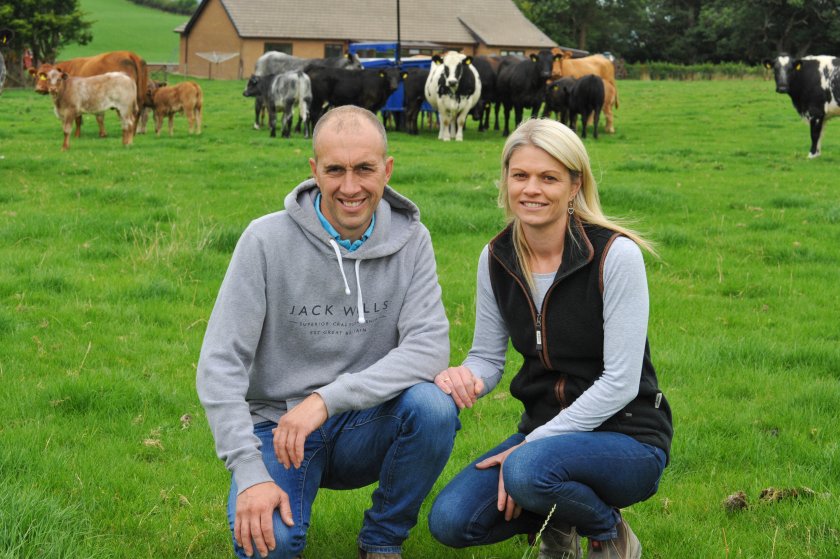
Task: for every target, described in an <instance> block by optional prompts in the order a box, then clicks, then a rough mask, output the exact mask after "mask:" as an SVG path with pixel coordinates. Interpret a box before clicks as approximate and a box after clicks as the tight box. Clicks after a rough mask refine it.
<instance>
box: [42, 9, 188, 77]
mask: <svg viewBox="0 0 840 559" xmlns="http://www.w3.org/2000/svg"><path fill="white" fill-rule="evenodd" d="M80 4H81V7H82V10H83V11H84V12H85V13H86V14H87V19H89V20H92V21H93V22H94V23H93V41H91V42H90V43H89V44H87V45H68V46H66V47H65V48H64V49H63V50H62V51H61V52H60V53H59V56H58V58H59V59H63V58H74V57H77V56H90V55H92V54H98V53H100V52H106V51H110V50H132V51H134V52H136V53H137V54H139V55H140V56H142V57H143V58H145V59H146V61H147V62H177V61H178V34H177V33H175V32H174V31H173V29H175V28H176V27H178V26H179V25H181V24H183V23H185V22H186V21H187V20H188V19H189V18H188V17H187V16H182V15H177V14H170V13H167V12H162V11H159V10H154V9H151V8H146V7H143V6H138V5H136V4H132V3H131V2H129V1H128V0H81V1H80Z"/></svg>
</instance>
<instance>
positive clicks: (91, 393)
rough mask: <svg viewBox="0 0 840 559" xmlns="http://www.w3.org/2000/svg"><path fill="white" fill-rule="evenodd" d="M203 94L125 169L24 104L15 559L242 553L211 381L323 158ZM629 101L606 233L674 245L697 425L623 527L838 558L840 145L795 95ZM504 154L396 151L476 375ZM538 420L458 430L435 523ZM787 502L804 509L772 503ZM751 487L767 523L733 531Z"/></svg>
mask: <svg viewBox="0 0 840 559" xmlns="http://www.w3.org/2000/svg"><path fill="white" fill-rule="evenodd" d="M148 58H152V57H150V56H149V57H148ZM201 85H202V87H203V88H204V91H205V115H204V133H203V134H202V135H201V136H199V137H193V136H188V135H187V123H186V120H185V119H184V118H183V117H179V118H178V119H177V120H176V123H175V136H174V137H172V138H170V137H168V136H166V135H163V136H161V137H155V136H154V135H153V134H147V135H145V136H138V137H137V138H136V139H135V142H134V145H133V146H132V147H130V148H128V149H126V148H123V147H122V145H121V143H120V134H119V127H118V121H117V119H116V117H115V115H113V114H109V115H107V116H106V121H107V125H108V129H109V134H110V135H109V137H108V138H104V139H100V138H98V137H97V135H96V131H95V129H96V126H95V123H94V122H93V119H91V118H88V119H87V120H86V123H85V126H84V129H83V133H82V137H81V138H78V139H73V140H72V142H71V148H70V151H69V152H67V153H62V152H61V151H60V146H61V141H62V132H61V126H60V123H59V122H58V120H57V119H56V118H55V116H54V115H53V111H52V106H51V104H50V100H49V98H45V97H40V96H37V95H35V94H34V93H32V92H31V91H21V90H7V91H6V92H4V94H3V96H2V97H0V263H2V264H0V387H2V388H0V417H2V421H0V473H1V474H2V475H0V503H2V505H0V558H2V559H13V558H14V559H18V558H26V559H28V558H33V559H34V558H44V557H46V558H85V559H97V558H102V559H104V558H108V559H112V558H115V559H122V558H125V559H141V558H150V559H151V558H187V557H189V558H218V557H230V556H231V553H230V543H229V540H230V535H229V532H228V529H227V525H226V518H225V499H226V494H227V487H228V474H227V473H226V471H225V469H224V466H223V464H222V463H221V461H219V460H218V459H217V458H216V456H215V453H214V450H213V441H212V439H211V436H210V431H209V428H208V426H207V422H206V419H205V416H204V413H203V411H202V408H201V406H200V405H199V402H198V399H197V397H196V394H195V387H194V375H195V366H196V360H197V357H198V353H199V348H200V344H201V340H202V336H203V333H204V329H205V326H206V321H207V318H208V316H209V314H210V311H211V308H212V305H213V302H214V299H215V296H216V293H217V290H218V287H219V284H220V282H221V280H222V277H223V275H224V273H225V269H226V266H227V263H228V259H229V257H230V254H231V251H232V250H233V247H234V245H235V243H236V241H237V238H238V236H239V234H240V232H241V231H242V230H243V228H244V227H245V226H246V225H247V224H248V222H249V221H250V220H252V219H254V218H256V217H258V216H261V215H263V214H265V213H268V212H272V211H276V210H279V209H281V208H282V201H283V197H284V196H285V194H286V193H287V192H288V191H289V190H290V189H291V188H293V187H294V186H295V185H296V184H297V183H298V182H299V181H300V180H302V179H303V178H306V176H307V175H308V165H307V158H308V156H309V154H310V144H309V142H308V141H307V140H304V139H303V138H302V137H300V136H299V135H297V136H294V137H293V138H291V139H288V140H286V139H281V138H276V139H272V138H269V136H268V133H267V131H265V130H261V131H255V130H253V129H252V127H251V123H252V119H253V109H252V107H253V105H252V102H251V101H250V100H249V99H245V98H243V97H242V95H241V92H242V89H243V87H244V82H224V81H202V82H201ZM619 91H620V101H621V106H620V108H619V109H618V111H617V112H616V128H617V130H618V132H617V134H615V135H614V136H607V135H602V136H601V138H600V139H599V140H597V141H596V140H594V139H591V138H589V139H587V140H586V145H587V147H588V149H589V151H590V155H591V158H592V164H593V168H594V170H595V175H596V177H597V178H598V180H599V184H600V189H601V197H602V202H603V205H604V207H605V209H606V211H607V212H608V213H609V214H611V215H615V216H621V217H624V218H627V219H630V220H632V221H633V222H634V223H635V226H636V227H637V228H638V229H640V230H642V231H644V232H646V233H647V234H648V235H649V237H650V238H651V239H653V240H654V241H655V242H656V243H657V245H658V249H659V252H660V255H661V258H660V259H654V258H648V260H647V262H648V281H649V285H650V291H651V321H650V342H651V348H652V356H653V360H654V363H655V365H656V367H657V371H658V374H659V379H660V383H661V386H662V387H663V389H664V391H665V392H666V394H667V396H668V397H669V399H670V401H671V405H672V407H673V411H674V419H675V427H676V436H675V439H674V447H673V461H672V464H671V466H670V467H669V468H668V469H667V471H666V474H665V476H664V479H663V480H662V484H661V488H660V491H659V493H658V494H657V495H655V496H654V497H652V498H651V499H650V500H648V501H647V502H644V503H641V504H638V505H636V506H633V507H632V508H630V509H628V510H626V511H625V515H626V517H627V519H628V520H629V522H630V523H631V525H632V526H633V528H634V530H635V531H636V533H637V534H638V535H639V537H640V538H641V540H642V543H643V545H644V549H645V557H648V558H656V557H658V558H668V559H673V558H707V557H709V558H761V559H766V558H773V557H778V558H782V557H785V558H787V557H814V558H832V557H838V549H840V520H838V515H837V511H838V508H840V507H839V506H838V496H840V460H838V454H840V451H839V450H838V441H840V427H839V426H838V422H837V419H836V418H837V410H838V402H840V346H839V345H838V342H840V327H838V306H839V304H840V284H838V277H840V276H838V245H840V185H838V180H837V176H838V167H840V124H838V123H835V122H829V123H828V125H827V132H826V135H825V140H824V142H823V156H822V157H820V158H819V159H816V160H808V159H807V157H806V155H807V150H808V146H809V141H808V127H807V125H806V124H804V123H802V122H801V121H799V119H798V117H797V116H796V114H795V112H794V110H793V108H792V107H791V106H790V102H789V100H788V98H787V96H782V95H777V94H776V93H775V92H774V89H773V86H772V83H771V82H763V81H754V80H751V81H720V82H641V81H629V82H620V83H619ZM502 144H503V139H502V137H501V135H500V134H499V133H498V132H490V133H483V134H479V133H478V132H476V125H475V123H473V122H470V123H469V126H468V130H467V133H466V139H465V141H464V142H463V143H454V142H453V143H443V142H439V141H438V140H437V139H436V132H434V131H430V130H428V129H424V131H423V133H422V134H421V135H420V136H419V137H410V136H407V135H405V134H403V133H400V132H392V133H390V148H391V153H392V155H393V156H394V157H395V159H396V165H395V171H394V176H393V182H392V185H393V186H394V187H395V188H396V189H397V190H399V191H400V192H402V193H404V194H406V195H408V196H409V197H410V198H412V199H413V200H415V201H416V202H417V203H418V205H419V206H420V208H421V211H422V214H423V219H424V221H425V223H426V224H427V226H428V227H429V229H430V230H431V233H432V237H433V240H434V244H435V249H436V255H437V262H438V272H439V275H440V281H441V284H442V286H443V294H444V299H445V306H446V310H447V314H448V317H449V319H450V322H451V325H452V329H451V340H452V359H453V362H458V361H459V360H460V359H462V358H463V356H464V355H465V353H466V351H467V350H468V348H469V345H470V341H471V337H472V328H473V320H474V318H473V304H474V292H473V291H474V282H475V271H476V270H475V268H476V260H477V258H478V254H479V252H480V250H481V247H482V246H483V245H484V243H486V242H487V241H488V239H490V238H491V237H492V236H493V235H494V234H495V232H497V231H498V229H499V228H500V226H501V225H502V220H501V214H500V210H498V209H497V208H496V205H495V196H496V187H495V181H496V180H497V178H498V158H499V154H500V151H501V148H502ZM302 281H305V279H304V278H302ZM516 366H517V360H516V359H515V358H512V359H511V362H510V365H509V367H508V375H507V377H506V378H507V380H509V378H510V374H511V373H512V372H513V371H515V369H516ZM519 412H520V408H519V406H518V405H517V402H516V401H514V400H513V399H512V398H510V396H509V395H508V393H507V391H506V386H501V387H499V388H498V389H497V390H496V391H495V392H494V393H492V394H491V395H489V396H488V397H486V398H484V399H483V400H481V401H480V402H479V404H478V405H477V406H476V407H475V408H474V409H472V410H468V411H465V412H464V413H463V414H462V417H461V419H462V423H463V429H462V430H461V432H460V434H459V435H458V438H457V441H456V447H455V451H454V453H453V455H452V458H451V460H450V462H449V465H448V466H447V468H446V470H445V471H444V472H443V474H442V476H441V478H440V480H439V483H438V486H437V487H436V488H435V490H434V491H433V493H432V495H431V496H430V497H429V500H428V501H427V503H426V505H425V506H424V511H423V513H424V515H425V513H426V512H427V511H428V507H429V505H430V502H431V499H432V498H433V497H434V495H435V494H436V493H437V492H438V491H439V490H440V488H441V487H442V485H443V484H445V483H446V482H447V481H448V480H450V479H451V478H452V477H453V476H454V475H455V474H456V473H457V472H458V471H459V469H460V468H462V467H463V466H464V465H465V464H467V463H468V462H469V461H470V460H471V459H472V458H473V457H475V456H477V455H478V454H479V453H481V452H482V451H483V450H485V449H486V448H488V447H489V446H490V445H492V444H495V442H496V441H498V440H500V439H502V438H503V437H505V436H506V435H507V434H509V433H510V432H512V430H513V429H514V428H515V426H516V423H517V418H518V415H519ZM770 487H773V488H776V489H779V490H792V489H795V490H796V491H797V496H792V495H791V493H790V492H788V493H782V495H785V496H786V497H787V498H783V499H780V500H764V501H762V500H760V499H759V495H760V494H761V492H762V490H764V489H767V488H770ZM738 491H743V492H744V493H745V495H746V497H747V499H748V503H749V507H748V508H747V509H744V510H737V511H734V512H728V511H727V510H726V508H725V507H724V505H723V501H724V499H726V498H727V497H728V496H729V495H732V494H734V493H736V492H738ZM369 492H370V491H369V490H360V491H355V492H352V493H345V492H342V493H336V492H330V491H323V492H322V493H321V495H320V496H319V498H318V501H317V503H316V510H315V516H314V518H313V526H312V529H311V532H310V538H309V546H308V549H307V553H306V556H307V558H309V559H321V558H334V557H335V558H340V557H354V556H355V543H354V542H355V537H356V534H357V532H358V529H359V527H360V522H361V518H362V511H363V510H364V508H365V507H366V506H367V503H368V495H369ZM525 552H526V544H525V543H524V542H523V541H522V540H516V541H511V542H507V543H504V544H500V545H496V546H491V547H486V548H475V549H467V550H450V549H447V548H444V547H442V546H441V545H439V544H437V543H436V542H435V541H434V540H433V539H432V538H431V537H430V536H429V534H428V531H427V528H426V524H425V518H421V522H420V524H419V525H418V526H417V528H416V529H415V530H414V531H413V532H412V536H411V538H410V539H409V541H408V542H407V544H406V548H405V556H406V557H407V558H409V559H412V558H413V559H420V558H442V559H445V558H456V559H457V558H464V559H467V558H469V559H473V558H476V559H479V558H481V559H490V558H498V559H519V558H521V557H523V555H524V554H525Z"/></svg>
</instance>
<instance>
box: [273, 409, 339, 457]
mask: <svg viewBox="0 0 840 559" xmlns="http://www.w3.org/2000/svg"><path fill="white" fill-rule="evenodd" d="M327 417H329V413H328V412H327V405H326V404H325V403H324V400H323V399H322V398H321V396H320V395H319V394H317V393H312V394H310V395H309V396H307V398H306V399H305V400H304V401H303V402H301V403H300V404H298V405H297V406H295V407H294V408H293V409H292V411H290V412H288V413H286V415H284V416H283V417H281V418H280V422H279V423H278V424H277V429H275V430H274V453H275V454H276V455H277V460H278V461H279V462H280V463H281V464H283V466H284V467H285V468H286V469H287V470H288V469H289V468H290V467H291V466H294V467H295V468H300V464H301V462H303V447H304V443H305V442H306V437H308V436H309V433H311V432H312V431H314V430H315V429H317V428H318V427H320V426H321V425H323V424H324V422H325V421H326V420H327Z"/></svg>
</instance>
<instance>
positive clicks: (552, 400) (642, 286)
mask: <svg viewBox="0 0 840 559" xmlns="http://www.w3.org/2000/svg"><path fill="white" fill-rule="evenodd" d="M499 202H500V205H501V206H502V207H503V208H504V210H505V213H506V214H507V217H508V220H509V224H508V226H507V227H506V228H505V229H504V230H503V231H502V232H501V233H499V234H498V235H497V236H496V237H495V238H494V239H493V240H491V241H490V243H489V244H488V245H487V246H486V247H485V248H484V250H483V251H482V253H481V256H480V258H479V265H478V288H477V296H476V320H475V334H474V338H473V345H472V349H471V350H470V352H469V355H468V356H467V358H466V360H465V361H464V363H463V364H462V365H461V366H458V367H450V368H449V369H446V370H445V371H443V372H441V373H440V374H438V375H437V377H436V379H435V383H436V384H437V385H438V386H439V387H440V388H441V389H442V390H443V391H444V392H446V393H448V394H451V396H452V398H453V399H454V400H455V403H456V404H457V405H458V406H459V407H461V408H463V407H471V406H472V405H473V403H474V402H475V400H476V399H477V398H478V397H480V396H483V395H484V394H486V393H487V392H489V391H490V390H492V389H493V387H495V385H496V384H497V383H498V382H499V379H500V378H501V375H502V372H503V371H504V365H505V352H506V350H507V346H508V340H509V339H510V340H511V342H512V344H513V347H514V348H515V349H516V350H517V351H518V352H519V353H520V354H522V357H523V358H524V363H523V365H522V367H521V368H520V370H519V372H518V373H517V374H516V376H515V377H514V378H513V379H512V381H511V384H510V391H511V394H512V395H513V396H514V397H515V398H517V399H518V400H520V401H521V402H522V404H523V405H524V412H523V413H522V417H521V421H520V423H519V427H518V430H517V432H516V433H515V434H513V435H511V436H510V437H509V438H508V439H507V440H505V441H504V442H502V443H501V444H499V445H498V446H496V447H495V448H493V449H491V450H489V451H487V452H486V453H485V454H484V455H483V456H481V457H479V458H478V459H477V460H476V461H475V462H473V463H472V464H470V465H469V466H467V468H465V469H464V470H463V471H461V472H460V473H459V474H458V475H457V476H456V477H455V478H454V479H453V480H452V481H451V482H450V483H449V484H448V485H447V486H446V487H445V488H444V489H443V491H442V492H441V493H440V495H438V497H437V499H436V501H435V503H434V505H433V507H432V510H431V512H430V514H429V527H430V529H431V532H432V534H433V535H434V536H435V538H437V539H438V540H439V541H441V542H442V543H444V544H446V545H449V546H452V547H467V546H474V545H485V544H491V543H496V542H499V541H501V540H505V539H507V538H510V537H512V536H514V535H515V534H535V533H537V532H539V531H540V528H541V526H542V525H543V523H544V522H545V521H546V518H548V523H547V525H546V527H545V529H544V530H543V532H542V534H541V543H540V555H539V557H540V558H542V559H555V558H574V559H577V558H580V557H582V555H583V553H582V547H581V543H580V538H581V536H584V537H586V538H588V539H589V545H588V555H587V556H588V557H589V558H591V559H595V558H602V557H609V558H614V557H615V558H619V557H620V558H625V557H632V558H637V557H640V556H641V544H640V543H639V540H638V538H637V537H636V535H635V534H634V533H633V531H632V530H631V529H630V526H629V525H628V524H627V521H626V520H625V519H624V518H622V515H621V512H620V509H621V508H623V507H628V506H630V505H632V504H634V503H637V502H640V501H643V500H645V499H647V498H649V497H651V496H652V495H653V494H654V493H655V492H656V490H657V488H658V485H659V479H660V477H661V476H662V472H663V470H664V469H665V466H666V464H667V463H668V460H669V451H670V445H671V438H672V435H673V428H672V423H671V410H670V407H669V405H668V402H667V400H666V399H665V397H664V396H663V394H662V392H660V391H659V388H658V384H657V379H656V373H655V371H654V368H653V364H652V363H651V360H650V351H649V346H648V343H647V322H648V291H647V281H646V278H645V266H644V260H643V258H642V253H641V250H640V247H642V248H644V249H647V250H651V247H650V245H649V244H648V243H647V242H646V241H645V240H644V239H642V238H641V237H640V236H639V235H638V234H637V233H635V232H633V231H631V230H628V229H626V228H624V227H622V226H620V225H618V224H617V223H615V222H614V221H611V220H610V219H609V218H607V217H606V216H605V215H604V214H603V212H602V210H601V207H600V202H599V200H598V191H597V186H596V184H595V180H594V179H593V177H592V171H591V169H590V164H589V156H588V155H587V153H586V149H585V148H584V146H583V144H582V143H581V141H580V140H579V139H578V137H577V136H576V135H575V134H574V133H573V132H572V131H571V130H569V129H568V128H567V127H566V126H564V125H562V124H560V123H558V122H556V121H552V120H529V121H526V122H525V123H523V124H522V125H521V126H520V127H519V128H517V129H516V131H514V133H513V134H511V135H510V137H509V138H508V140H507V142H506V143H505V147H504V151H503V153H502V174H501V182H500V185H499Z"/></svg>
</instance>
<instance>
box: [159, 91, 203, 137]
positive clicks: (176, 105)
mask: <svg viewBox="0 0 840 559" xmlns="http://www.w3.org/2000/svg"><path fill="white" fill-rule="evenodd" d="M203 97H204V96H203V95H202V93H201V87H200V86H199V85H198V84H197V83H195V82H181V83H179V84H177V85H172V86H164V87H158V88H155V90H154V91H153V92H152V99H153V102H154V107H155V134H157V135H158V136H160V129H161V127H162V126H163V117H165V116H168V117H169V135H170V136H171V135H172V119H173V117H174V116H175V113H184V114H185V115H186V116H187V121H189V133H190V134H192V133H193V131H194V132H195V133H196V134H201V112H202V103H203Z"/></svg>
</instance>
